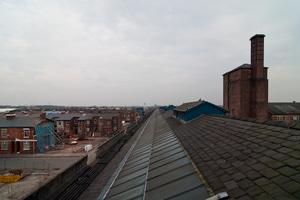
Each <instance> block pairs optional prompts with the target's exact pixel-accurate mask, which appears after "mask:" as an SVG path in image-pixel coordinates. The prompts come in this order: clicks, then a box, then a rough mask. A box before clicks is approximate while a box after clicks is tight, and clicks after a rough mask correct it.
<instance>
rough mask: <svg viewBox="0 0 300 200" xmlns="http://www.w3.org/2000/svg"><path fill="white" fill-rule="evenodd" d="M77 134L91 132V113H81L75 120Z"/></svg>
mask: <svg viewBox="0 0 300 200" xmlns="http://www.w3.org/2000/svg"><path fill="white" fill-rule="evenodd" d="M77 122H78V125H77V126H78V127H77V132H78V135H89V134H90V133H92V132H93V115H91V114H82V115H81V117H80V118H78V120H77Z"/></svg>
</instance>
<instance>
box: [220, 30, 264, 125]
mask: <svg viewBox="0 0 300 200" xmlns="http://www.w3.org/2000/svg"><path fill="white" fill-rule="evenodd" d="M264 37H265V35H262V34H258V35H254V36H253V37H252V38H251V39H250V40H251V64H243V65H241V66H239V67H237V68H235V69H233V70H232V71H230V72H227V73H225V74H224V75H223V108H224V109H225V110H228V111H229V115H230V116H242V117H250V118H257V119H265V120H266V119H268V79H267V76H268V75H267V72H268V68H267V67H264Z"/></svg>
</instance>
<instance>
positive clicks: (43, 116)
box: [40, 112, 46, 120]
mask: <svg viewBox="0 0 300 200" xmlns="http://www.w3.org/2000/svg"><path fill="white" fill-rule="evenodd" d="M40 120H46V113H45V112H42V113H41V114H40Z"/></svg>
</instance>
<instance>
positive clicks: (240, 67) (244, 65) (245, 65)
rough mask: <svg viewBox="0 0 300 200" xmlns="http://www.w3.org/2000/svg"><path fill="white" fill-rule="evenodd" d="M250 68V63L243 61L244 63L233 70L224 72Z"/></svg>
mask: <svg viewBox="0 0 300 200" xmlns="http://www.w3.org/2000/svg"><path fill="white" fill-rule="evenodd" d="M251 68H252V67H251V65H250V64H247V63H244V64H242V65H240V66H238V67H236V68H234V69H233V70H231V71H229V72H226V73H225V74H229V73H231V72H234V71H237V70H239V69H251ZM225 74H223V76H224V75H225Z"/></svg>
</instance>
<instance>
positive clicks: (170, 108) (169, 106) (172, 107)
mask: <svg viewBox="0 0 300 200" xmlns="http://www.w3.org/2000/svg"><path fill="white" fill-rule="evenodd" d="M174 108H176V106H174V105H168V106H167V107H165V108H164V111H169V110H173V109H174Z"/></svg>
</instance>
